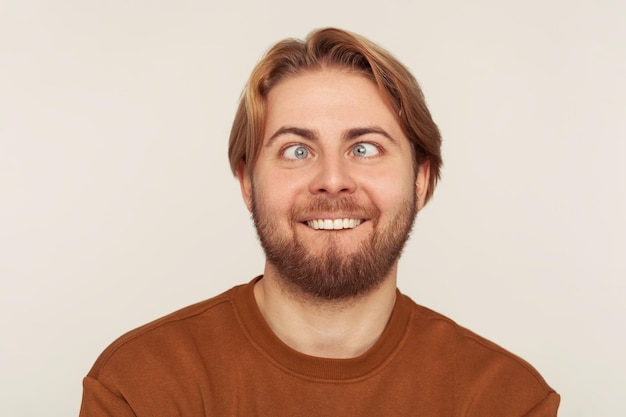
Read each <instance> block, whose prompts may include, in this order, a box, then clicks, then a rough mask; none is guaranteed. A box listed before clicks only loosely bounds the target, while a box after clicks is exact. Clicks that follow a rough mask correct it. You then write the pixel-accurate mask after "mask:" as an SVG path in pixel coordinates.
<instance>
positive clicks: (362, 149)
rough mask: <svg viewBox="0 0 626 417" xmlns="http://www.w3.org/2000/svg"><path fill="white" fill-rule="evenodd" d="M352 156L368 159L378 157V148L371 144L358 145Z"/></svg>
mask: <svg viewBox="0 0 626 417" xmlns="http://www.w3.org/2000/svg"><path fill="white" fill-rule="evenodd" d="M352 155H354V156H360V157H366V156H375V155H378V148H377V147H376V146H374V145H372V144H371V143H357V144H356V145H354V147H353V148H352Z"/></svg>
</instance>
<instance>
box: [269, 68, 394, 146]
mask: <svg viewBox="0 0 626 417" xmlns="http://www.w3.org/2000/svg"><path fill="white" fill-rule="evenodd" d="M370 125H377V126H381V127H383V128H385V129H389V130H391V131H393V132H394V134H396V135H402V132H401V129H400V126H399V125H398V122H397V119H396V117H395V115H394V112H393V110H392V108H391V107H390V106H389V104H388V101H387V100H386V99H385V98H384V97H383V95H382V94H381V93H380V91H379V89H378V86H377V85H376V84H375V83H374V82H373V81H372V80H371V79H370V78H368V77H367V76H366V75H364V74H362V73H359V72H355V71H350V70H347V69H337V68H325V69H317V70H309V71H306V72H303V73H300V74H298V75H295V76H293V77H289V78H286V79H284V80H281V81H280V82H279V83H277V84H276V85H275V86H274V87H273V88H272V89H271V90H270V92H269V93H268V96H267V113H266V120H265V134H264V140H267V138H268V135H271V132H273V131H276V130H277V129H279V128H281V127H285V126H295V127H302V128H309V129H321V130H330V129H333V128H334V129H349V128H355V127H363V126H370Z"/></svg>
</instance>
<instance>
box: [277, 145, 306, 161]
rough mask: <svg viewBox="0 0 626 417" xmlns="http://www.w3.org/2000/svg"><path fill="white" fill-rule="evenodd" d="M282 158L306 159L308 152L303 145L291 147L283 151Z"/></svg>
mask: <svg viewBox="0 0 626 417" xmlns="http://www.w3.org/2000/svg"><path fill="white" fill-rule="evenodd" d="M283 156H284V157H285V158H287V159H306V158H307V157H308V156H309V150H308V149H307V147H306V146H303V145H292V146H290V147H288V148H287V149H285V150H284V151H283Z"/></svg>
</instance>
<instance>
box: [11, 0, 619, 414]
mask: <svg viewBox="0 0 626 417" xmlns="http://www.w3.org/2000/svg"><path fill="white" fill-rule="evenodd" d="M369 4H370V3H367V2H362V1H356V0H353V1H352V0H351V1H337V0H332V1H329V0H318V1H315V2H308V3H300V2H291V1H283V0H280V1H278V0H277V1H258V2H257V1H232V2H229V4H228V5H226V2H216V1H207V0H204V1H173V0H172V1H165V0H160V1H154V0H152V1H148V0H135V1H120V0H115V1H112V0H109V1H84V0H82V1H79V0H56V1H47V0H40V1H35V0H8V1H7V0H4V1H2V3H1V5H0V329H1V330H0V332H1V334H2V343H0V384H1V385H2V389H1V390H0V415H2V416H40V415H51V416H71V415H77V413H78V409H79V405H80V400H81V391H82V387H81V380H82V378H83V376H84V375H85V374H86V373H87V372H88V370H89V368H90V367H91V365H92V364H93V362H94V361H95V359H96V358H97V356H98V355H99V353H100V352H101V351H102V350H103V349H104V348H105V347H106V346H107V345H108V344H109V343H111V342H112V341H113V340H114V339H115V338H116V337H118V336H120V335H121V334H122V333H124V332H126V331H128V330H130V329H132V328H134V327H137V326H139V325H141V324H144V323H146V322H148V321H151V320H153V319H155V318H157V317H159V316H162V315H165V314H167V313H169V312H171V311H173V310H176V309H178V308H181V307H183V306H186V305H188V304H191V303H194V302H196V301H200V300H202V299H205V298H209V297H211V296H213V295H216V294H218V293H220V292H222V291H223V290H226V289H228V288H230V287H232V286H234V285H237V284H240V283H244V282H247V281H249V280H250V279H251V278H252V277H254V276H255V275H257V274H259V273H261V271H262V268H263V255H262V252H261V250H260V248H259V246H258V243H257V241H256V237H255V234H254V230H253V227H252V222H251V220H250V218H249V215H248V213H247V211H246V209H245V206H244V204H243V203H242V201H241V197H240V194H239V186H238V183H237V182H236V180H235V179H233V177H232V175H231V173H230V171H229V167H228V164H227V156H226V150H227V140H228V135H229V129H230V124H231V122H232V118H233V115H234V111H235V108H236V105H237V100H238V97H239V95H240V92H241V90H242V88H243V86H244V83H245V81H246V79H247V77H248V74H249V73H250V71H251V69H252V67H253V66H254V64H255V63H256V61H257V60H258V59H259V58H260V57H261V55H262V53H263V52H264V51H266V50H267V48H268V47H270V46H271V44H273V43H274V42H276V41H278V40H279V39H282V38H285V37H304V36H306V34H307V33H308V32H309V31H310V30H311V29H314V28H318V27H323V26H338V27H341V28H344V29H348V30H351V31H355V32H357V33H360V34H362V35H364V36H366V37H368V38H370V39H372V40H374V41H376V42H377V43H379V44H381V45H382V46H384V47H386V48H387V49H389V50H390V51H391V52H392V53H394V54H395V55H396V56H397V57H398V58H399V59H400V60H401V61H403V62H404V63H405V64H406V65H407V66H408V67H409V68H410V69H411V70H412V71H413V73H414V74H415V76H416V78H417V79H418V81H419V82H420V83H421V84H422V87H423V89H424V92H425V94H426V98H427V101H428V103H429V106H430V108H431V111H432V113H433V116H434V118H435V120H436V121H437V123H438V124H439V126H440V128H441V131H442V134H443V138H444V145H443V152H444V160H445V167H444V170H443V178H442V181H441V183H440V185H439V187H438V189H437V190H436V192H435V196H434V199H433V201H432V202H431V203H429V204H428V206H427V207H426V208H425V209H424V210H423V212H422V213H420V215H419V218H418V222H417V226H416V228H415V231H414V233H413V237H412V240H411V241H410V243H409V245H408V247H407V248H406V250H405V254H404V257H403V259H402V261H401V266H400V281H399V282H400V284H399V285H400V288H401V290H402V291H403V292H404V293H406V294H408V295H409V296H411V297H412V298H413V299H414V300H416V301H417V302H418V303H421V304H424V305H426V306H428V307H430V308H433V309H435V310H437V311H439V312H441V313H443V314H445V315H447V316H450V317H451V318H453V319H454V320H456V321H457V322H458V323H459V324H461V325H463V326H466V327H468V328H470V329H472V330H474V331H476V332H477V333H479V334H481V335H483V336H485V337H487V338H489V339H491V340H493V341H494V342H496V343H498V344H500V345H502V346H503V347H505V348H507V349H509V350H511V351H512V352H514V353H516V354H518V355H520V356H522V357H523V358H525V359H526V360H528V361H529V362H530V363H532V364H533V365H534V366H535V367H536V368H537V369H538V370H539V371H540V372H541V374H542V375H543V376H544V377H545V378H546V380H547V381H548V383H549V384H550V385H551V386H553V387H554V388H555V389H556V390H557V391H558V392H559V393H560V394H561V395H562V406H561V412H560V415H562V416H594V417H595V416H623V415H626V402H624V400H623V399H621V398H622V396H623V391H624V389H625V388H626V382H625V377H624V375H625V371H626V366H625V365H626V359H625V356H624V353H625V352H626V326H625V325H624V317H625V316H626V307H625V306H624V299H625V296H626V284H625V282H624V281H625V280H624V278H625V277H626V261H625V257H626V256H625V255H626V238H625V235H626V221H625V219H626V216H625V214H624V213H625V212H626V194H625V190H626V170H625V168H624V161H625V160H626V135H625V133H626V129H625V124H626V123H625V119H626V117H625V114H624V113H625V109H626V100H625V97H626V82H625V79H624V78H625V76H624V74H626V57H625V55H626V30H625V25H624V24H623V22H624V19H625V18H626V6H625V5H626V3H625V2H623V1H617V0H601V1H595V2H591V1H575V0H574V1H572V0H568V1H566V0H553V1H549V0H548V1H546V0H543V1H538V0H531V1H526V2H520V1H515V2H513V1H508V2H507V1H497V0H493V1H489V0H476V1H474V2H466V1H439V2H433V1H429V2H425V1H399V0H388V1H385V2H377V3H376V5H369Z"/></svg>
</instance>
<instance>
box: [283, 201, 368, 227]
mask: <svg viewBox="0 0 626 417" xmlns="http://www.w3.org/2000/svg"><path fill="white" fill-rule="evenodd" d="M321 212H323V213H343V214H346V215H348V214H349V215H352V216H354V217H355V218H366V219H376V218H378V216H379V215H380V210H379V209H378V208H377V207H376V206H374V205H369V204H368V205H362V204H359V203H358V202H357V201H356V199H355V198H354V197H352V196H348V197H342V198H333V199H330V198H327V197H319V196H318V197H314V198H312V199H310V200H309V201H308V202H307V203H306V204H305V205H304V206H298V207H294V208H293V209H292V212H291V219H292V220H293V221H296V222H297V221H298V219H302V218H303V217H307V216H311V215H314V214H316V213H321Z"/></svg>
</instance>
